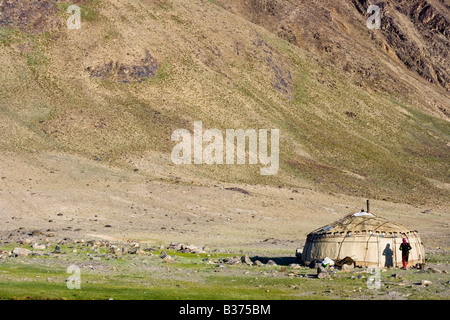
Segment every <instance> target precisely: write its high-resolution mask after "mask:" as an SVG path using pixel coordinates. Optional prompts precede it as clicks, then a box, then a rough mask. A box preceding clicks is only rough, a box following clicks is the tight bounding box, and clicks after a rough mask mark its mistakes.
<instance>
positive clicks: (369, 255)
mask: <svg viewBox="0 0 450 320" xmlns="http://www.w3.org/2000/svg"><path fill="white" fill-rule="evenodd" d="M403 237H404V238H406V239H407V241H408V242H409V243H410V245H411V248H412V250H411V251H410V253H409V259H408V267H409V266H414V265H417V264H419V263H424V262H425V250H424V247H423V243H422V241H421V240H420V237H419V234H418V232H417V231H415V230H410V229H409V228H408V227H405V226H403V225H401V224H399V223H395V222H391V221H388V220H386V219H383V218H381V217H378V216H376V215H375V214H373V213H369V212H364V211H363V210H362V211H361V212H358V213H354V214H350V215H347V216H345V217H344V218H342V219H340V220H338V221H336V222H334V223H332V224H330V225H327V226H324V227H321V228H319V229H317V230H315V231H313V232H311V233H310V234H308V236H307V239H306V243H305V246H304V248H303V252H302V260H303V262H304V263H305V264H306V265H308V264H309V263H310V262H311V261H313V260H316V259H324V258H325V257H328V258H330V259H333V260H340V259H343V258H345V257H351V258H352V259H353V260H354V261H355V262H356V265H357V266H363V267H402V253H401V251H400V244H401V243H402V238H403Z"/></svg>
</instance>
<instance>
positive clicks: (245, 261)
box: [241, 255, 253, 266]
mask: <svg viewBox="0 0 450 320" xmlns="http://www.w3.org/2000/svg"><path fill="white" fill-rule="evenodd" d="M241 262H242V263H245V264H248V265H249V266H252V265H253V262H252V260H251V259H250V258H249V256H248V255H245V256H242V257H241Z"/></svg>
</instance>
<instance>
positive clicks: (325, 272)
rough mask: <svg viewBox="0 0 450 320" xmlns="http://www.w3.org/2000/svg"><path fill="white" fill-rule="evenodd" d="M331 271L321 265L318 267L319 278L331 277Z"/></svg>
mask: <svg viewBox="0 0 450 320" xmlns="http://www.w3.org/2000/svg"><path fill="white" fill-rule="evenodd" d="M330 277H331V276H330V273H329V272H328V270H327V269H325V268H324V267H323V266H321V265H319V267H317V278H319V279H325V278H330Z"/></svg>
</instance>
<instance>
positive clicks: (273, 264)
mask: <svg viewBox="0 0 450 320" xmlns="http://www.w3.org/2000/svg"><path fill="white" fill-rule="evenodd" d="M266 264H267V265H269V266H276V265H277V263H276V262H275V261H273V260H272V259H269V261H267V263H266Z"/></svg>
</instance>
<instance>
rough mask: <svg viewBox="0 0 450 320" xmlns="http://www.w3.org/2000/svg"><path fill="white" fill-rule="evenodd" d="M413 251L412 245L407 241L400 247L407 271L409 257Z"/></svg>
mask: <svg viewBox="0 0 450 320" xmlns="http://www.w3.org/2000/svg"><path fill="white" fill-rule="evenodd" d="M411 249H412V248H411V245H410V244H409V243H408V242H406V241H405V240H404V241H403V243H402V244H401V245H400V250H401V251H402V263H403V268H405V269H406V268H407V267H408V257H409V251H410V250H411Z"/></svg>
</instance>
